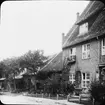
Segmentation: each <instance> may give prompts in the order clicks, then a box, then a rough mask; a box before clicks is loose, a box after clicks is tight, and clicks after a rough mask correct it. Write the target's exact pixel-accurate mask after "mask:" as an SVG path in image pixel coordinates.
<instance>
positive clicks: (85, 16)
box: [62, 1, 105, 88]
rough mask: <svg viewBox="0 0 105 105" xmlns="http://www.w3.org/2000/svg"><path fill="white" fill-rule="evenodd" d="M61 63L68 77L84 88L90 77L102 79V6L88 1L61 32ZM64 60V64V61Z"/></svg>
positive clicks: (104, 52)
mask: <svg viewBox="0 0 105 105" xmlns="http://www.w3.org/2000/svg"><path fill="white" fill-rule="evenodd" d="M62 50H63V54H62V58H63V65H66V66H68V67H69V69H70V72H69V80H70V81H71V82H72V83H73V82H74V81H75V83H76V86H77V87H78V88H87V87H88V86H89V84H90V82H91V81H93V80H99V79H100V80H103V79H104V69H105V6H104V4H103V3H102V2H101V1H90V2H89V4H88V5H87V7H86V8H85V9H84V11H83V13H82V14H81V15H80V16H79V13H77V21H76V22H75V23H74V25H73V27H72V28H71V29H70V31H69V32H68V33H67V35H66V36H64V34H62ZM65 62H66V63H65Z"/></svg>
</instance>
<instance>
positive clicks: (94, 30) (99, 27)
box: [63, 1, 105, 48]
mask: <svg viewBox="0 0 105 105" xmlns="http://www.w3.org/2000/svg"><path fill="white" fill-rule="evenodd" d="M95 2H97V1H95ZM95 2H93V3H95ZM93 3H92V2H91V4H92V6H91V8H93V6H94V5H93ZM98 3H101V2H99V1H98ZM89 4H90V3H89ZM88 6H89V5H88ZM88 6H87V7H88ZM87 7H86V8H87ZM91 8H90V9H88V8H87V9H88V11H90V10H91V11H92V9H91ZM84 11H85V12H86V9H85V10H84ZM88 11H87V12H88ZM93 11H94V10H93ZM83 13H84V12H83ZM83 13H82V14H81V16H83ZM91 13H93V12H91ZM81 16H80V17H81ZM81 18H82V17H81ZM80 20H81V19H80ZM104 33H105V10H104V7H103V10H102V11H101V12H100V13H99V15H98V17H97V18H96V20H95V22H94V23H93V24H92V26H91V27H90V29H89V31H88V33H86V34H84V35H81V36H78V35H79V25H76V26H75V28H74V31H72V33H71V34H70V37H69V38H68V40H67V41H66V43H65V44H64V45H63V48H66V47H69V46H72V45H75V44H77V43H80V42H83V41H86V40H90V39H92V38H94V37H97V36H100V35H103V34H104Z"/></svg>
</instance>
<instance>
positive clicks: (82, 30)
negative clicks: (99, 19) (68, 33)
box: [79, 22, 89, 36]
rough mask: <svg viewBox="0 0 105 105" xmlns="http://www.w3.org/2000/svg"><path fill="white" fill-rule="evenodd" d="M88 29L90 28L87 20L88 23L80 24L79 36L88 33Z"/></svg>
mask: <svg viewBox="0 0 105 105" xmlns="http://www.w3.org/2000/svg"><path fill="white" fill-rule="evenodd" d="M88 30H89V24H88V22H86V23H84V24H81V25H80V26H79V36H81V35H83V34H85V33H87V32H88Z"/></svg>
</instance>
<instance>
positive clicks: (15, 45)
mask: <svg viewBox="0 0 105 105" xmlns="http://www.w3.org/2000/svg"><path fill="white" fill-rule="evenodd" d="M88 3H89V1H8V2H7V1H5V2H3V3H2V5H1V25H0V60H2V59H4V58H7V57H13V56H20V55H22V54H24V53H26V52H27V51H28V50H32V51H33V50H36V49H41V50H44V52H45V55H52V54H55V53H58V52H60V51H61V50H62V45H61V42H62V35H61V34H62V33H65V34H66V33H67V32H68V31H69V30H70V28H71V27H72V25H73V24H74V22H75V21H76V13H77V12H80V13H81V12H82V11H83V10H84V8H85V7H86V6H87V4H88Z"/></svg>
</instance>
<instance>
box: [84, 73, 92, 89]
mask: <svg viewBox="0 0 105 105" xmlns="http://www.w3.org/2000/svg"><path fill="white" fill-rule="evenodd" d="M89 85H90V73H82V88H87V87H89Z"/></svg>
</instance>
